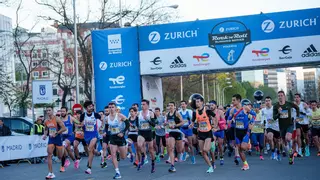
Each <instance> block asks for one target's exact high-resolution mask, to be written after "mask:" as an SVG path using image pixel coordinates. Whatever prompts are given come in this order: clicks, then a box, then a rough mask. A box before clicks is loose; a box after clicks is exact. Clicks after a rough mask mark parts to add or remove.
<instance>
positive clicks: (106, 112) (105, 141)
mask: <svg viewBox="0 0 320 180" xmlns="http://www.w3.org/2000/svg"><path fill="white" fill-rule="evenodd" d="M108 116H109V106H105V107H104V119H103V123H104V126H105V127H104V133H103V135H102V158H101V164H100V165H101V168H106V167H108V164H107V160H108V159H110V158H111V152H110V148H109V147H108V145H109V141H110V132H109V131H108V124H107V117H108ZM107 151H108V156H107Z"/></svg>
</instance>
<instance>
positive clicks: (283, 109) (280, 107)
mask: <svg viewBox="0 0 320 180" xmlns="http://www.w3.org/2000/svg"><path fill="white" fill-rule="evenodd" d="M278 101H279V102H278V103H276V104H274V105H273V119H279V128H280V135H281V138H282V140H283V142H287V144H288V152H289V164H294V158H293V152H292V143H291V140H292V132H293V121H292V116H291V113H292V111H291V109H292V108H294V109H296V112H297V116H300V111H299V107H298V106H297V105H295V104H293V103H291V102H288V101H286V96H285V93H284V92H283V91H279V92H278Z"/></svg>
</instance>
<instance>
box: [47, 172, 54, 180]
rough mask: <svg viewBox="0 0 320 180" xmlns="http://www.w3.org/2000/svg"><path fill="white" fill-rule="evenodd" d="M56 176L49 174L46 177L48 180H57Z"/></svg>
mask: <svg viewBox="0 0 320 180" xmlns="http://www.w3.org/2000/svg"><path fill="white" fill-rule="evenodd" d="M55 177H56V176H55V175H54V174H53V173H49V174H48V175H47V176H46V179H53V178H55Z"/></svg>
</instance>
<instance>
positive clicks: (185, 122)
mask: <svg viewBox="0 0 320 180" xmlns="http://www.w3.org/2000/svg"><path fill="white" fill-rule="evenodd" d="M180 115H181V117H182V120H183V125H182V126H181V127H182V128H187V127H188V126H189V125H190V124H191V118H190V115H189V111H186V112H185V114H183V113H182V111H180Z"/></svg>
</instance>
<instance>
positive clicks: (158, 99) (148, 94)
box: [142, 76, 163, 110]
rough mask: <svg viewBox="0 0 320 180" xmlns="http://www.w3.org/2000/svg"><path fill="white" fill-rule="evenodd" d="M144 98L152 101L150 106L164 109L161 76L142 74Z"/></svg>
mask: <svg viewBox="0 0 320 180" xmlns="http://www.w3.org/2000/svg"><path fill="white" fill-rule="evenodd" d="M142 94H143V99H147V100H149V101H150V108H151V109H153V110H154V109H155V108H156V107H159V108H160V109H161V110H162V109H163V94H162V81H161V78H160V77H152V76H142Z"/></svg>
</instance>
